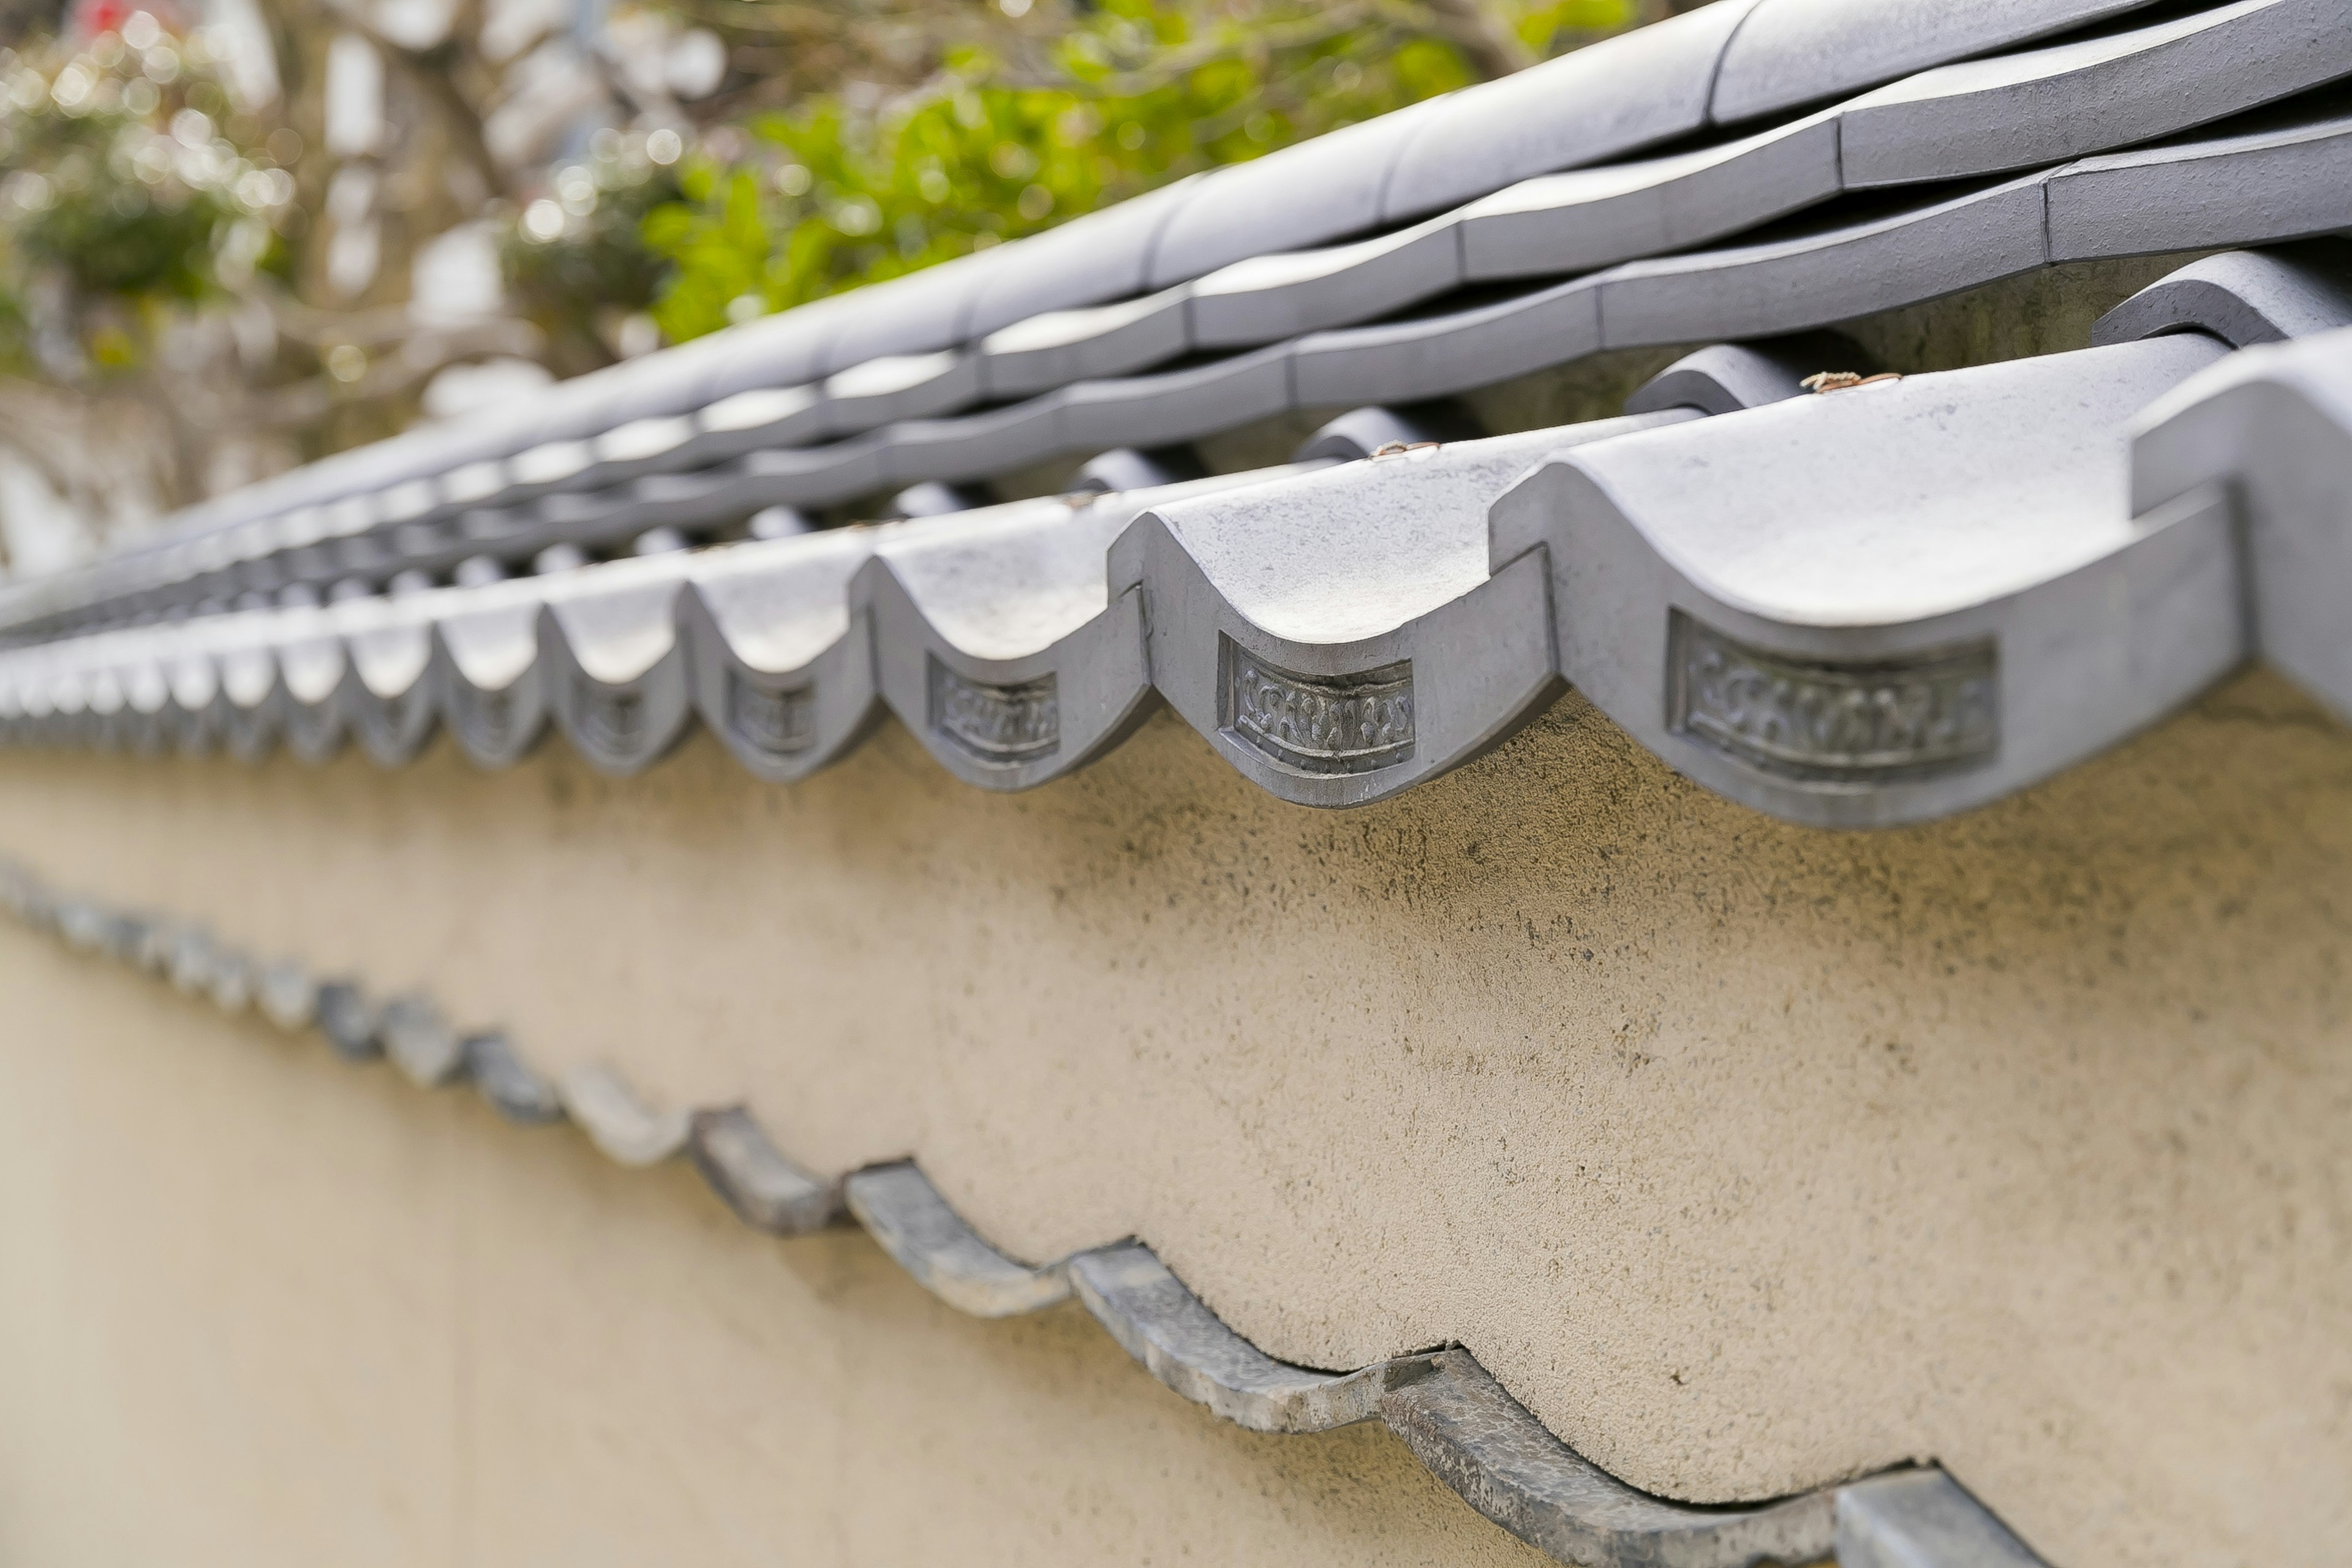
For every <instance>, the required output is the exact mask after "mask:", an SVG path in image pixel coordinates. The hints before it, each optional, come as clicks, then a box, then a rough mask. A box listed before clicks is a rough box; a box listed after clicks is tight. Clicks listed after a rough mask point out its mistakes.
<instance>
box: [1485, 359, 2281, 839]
mask: <svg viewBox="0 0 2352 1568" xmlns="http://www.w3.org/2000/svg"><path fill="white" fill-rule="evenodd" d="M2227 352H2228V350H2227V346H2226V345H2225V344H2222V343H2221V342H2217V341H2216V340H2214V339H2211V338H2209V337H2205V336H2203V335H2201V334H2193V333H2192V334H2179V335H2174V336H2168V337H2161V338H2156V339H2152V340H2149V341H2147V342H2136V343H2126V344H2120V345H2116V346H2114V347H2109V348H2101V349H2088V350H2084V351H2081V352H2079V353H2069V354H2056V355H2052V356H2049V357H2046V358H2043V359H2038V360H2027V361H2021V362H2017V363H2006V364H1994V365H1987V366H1982V367H1979V368H1977V369H1973V370H1964V371H1953V372H1947V373H1943V374H1932V375H1919V376H1913V377H1911V378H1909V379H1907V380H1903V381H1899V382H1895V383H1891V384H1881V385H1875V386H1864V387H1859V388H1856V389H1853V390H1851V391H1845V392H1837V393H1832V394H1829V395H1823V396H1818V397H1808V398H1803V399H1798V400H1793V401H1790V402H1786V403H1779V404H1774V405H1769V406H1767V407H1764V408H1759V409H1756V410H1752V411H1749V412H1747V413H1744V414H1736V415H1730V416H1725V417H1723V418H1721V419H1717V420H1711V421H1708V422H1706V424H1705V425H1702V426H1687V427H1684V428H1677V429H1673V430H1664V431H1656V432H1652V433H1649V434H1646V435H1643V436H1637V437H1625V438H1622V439H1620V440H1616V441H1610V442H1603V443H1597V444H1594V445H1591V446H1588V447H1580V448H1579V449H1577V450H1576V451H1573V452H1570V453H1567V454H1564V455H1562V456H1560V457H1559V458H1554V459H1553V460H1551V461H1549V462H1548V463H1547V464H1546V465H1545V466H1544V467H1543V468H1540V469H1538V470H1537V472H1536V473H1534V474H1533V475H1531V476H1529V477H1528V479H1526V480H1525V481H1523V482H1522V483H1521V484H1520V485H1518V486H1517V487H1516V488H1515V489H1513V490H1512V491H1511V492H1510V493H1509V494H1507V495H1506V496H1505V497H1504V498H1503V499H1502V500H1499V501H1498V502H1497V503H1496V506H1495V509H1494V512H1493V517H1492V527H1493V545H1492V549H1493V559H1494V561H1495V563H1496V565H1497V566H1498V567H1500V566H1502V565H1504V564H1506V563H1514V562H1517V561H1519V560H1521V559H1523V558H1525V557H1526V556H1527V555H1528V552H1531V551H1533V550H1535V549H1536V547H1537V546H1538V545H1542V546H1547V547H1548V551H1547V559H1548V562H1549V571H1550V573H1551V579H1552V592H1553V604H1554V606H1555V613H1556V617H1557V619H1556V626H1557V628H1558V632H1559V670H1560V672H1561V673H1562V674H1563V675H1564V676H1565V677H1566V678H1567V679H1569V680H1570V682H1571V683H1572V684H1574V685H1575V686H1576V687H1577V689H1579V690H1580V691H1581V692H1582V693H1583V694H1584V695H1585V696H1586V697H1588V698H1590V699H1591V700H1592V701H1593V703H1594V704H1595V705H1596V706H1598V707H1599V708H1600V709H1601V710H1602V711H1604V712H1606V713H1607V714H1609V716H1610V717H1611V718H1612V719H1613V720H1615V721H1617V722H1618V723H1619V724H1620V725H1622V726H1623V727H1624V729H1625V730H1626V731H1628V733H1630V734H1632V735H1633V736H1634V737H1635V738H1636V739H1637V740H1639V741H1640V742H1642V743H1643V745H1645V746H1648V747H1649V748H1650V749H1651V750H1653V751H1654V752H1657V753H1658V754H1659V755H1660V756H1662V757H1664V758H1665V759H1666V760H1667V761H1668V762H1669V763H1672V764H1673V765H1674V766H1675V768H1677V769H1678V770H1680V771H1682V772H1684V773H1687V774H1689V775H1690V776H1691V777H1693V778H1696V779H1698V780H1699V781H1701V782H1702V783H1704V784H1706V785H1708V787H1710V788H1713V789H1716V790H1717V791H1720V792H1721V793H1724V794H1726V795H1730V796H1732V797H1733V798H1735V799H1738V800H1741V801H1744V802H1746V803H1747V804H1748V805H1754V806H1757V807H1758V808H1759V809H1762V810H1765V811H1769V812H1771V813H1773V814H1775V815H1778V816H1786V817H1789V818H1791V819H1793V820H1797V821H1801V822H1809V823H1815V824H1820V825H1823V826H1875V825H1879V824H1885V823H1893V822H1903V821H1910V820H1916V819H1917V818H1920V817H1925V816H1937V815H1941V814H1943V813H1947V812H1950V811H1954V810H1958V809H1960V808H1962V807H1964V806H1967V805H1976V804H1979V803H1980V802H1982V801H1985V800H1988V799H1990V798H1992V797H1993V796H1994V795H2000V794H2002V793H2006V792H2007V791H2009V790H2012V789H2015V788H2018V787H2020V786H2021V785H2022V784H2026V783H2029V782H2032V781H2033V780H2035V779H2038V778H2041V777H2042V776H2044V775H2046V774H2048V773H2052V772H2053V771H2055V770H2056V769H2058V768H2060V767H2063V766H2064V765H2066V764H2068V763H2073V762H2074V761H2077V760H2079V759H2081V758H2082V757H2084V756H2086V755H2088V754H2090V753H2091V752H2095V751H2097V750H2099V749H2101V748H2103V747H2105V746H2106V745H2108V744H2111V743H2112V742H2115V741H2116V740H2118V739H2120V738H2121V737H2122V736H2123V735H2125V734H2127V733H2129V732H2130V731H2132V730H2134V729H2137V727H2139V726H2140V725H2142V724H2145V723H2147V722H2148V721H2151V720H2153V719H2154V718H2156V717H2158V715H2160V714H2162V713H2164V712H2166V711H2168V710H2169V709H2170V708H2172V707H2173V706H2175V705H2177V704H2178V703H2179V702H2180V701H2181V700H2184V699H2185V698H2186V697H2187V696H2189V694H2191V693H2193V692H2194V691H2196V690H2197V689H2200V688H2201V687H2202V686H2204V685H2205V684H2206V683H2208V682H2209V681H2210V680H2211V679H2214V678H2216V677H2217V676H2219V675H2220V674H2221V673H2222V672H2223V671H2225V670H2227V669H2228V668H2230V667H2231V665H2233V664H2235V663H2236V662H2237V660H2238V659H2239V658H2241V657H2242V634H2241V628H2240V626H2239V625H2238V622H2237V610H2236V597H2235V594H2234V590H2233V587H2232V584H2231V573H2232V570H2233V568H2232V565H2231V544H2230V538H2229V522H2228V517H2227V511H2226V508H2222V507H2218V506H2207V507H2202V508H2198V509H2190V510H2183V511H2182V512H2180V513H2179V514H2177V515H2168V516H2167V517H2165V518H2163V519H2161V520H2158V521H2157V522H2154V523H2151V522H2149V521H2135V520H2134V518H2133V516H2132V515H2131V512H2130V510H2129V509H2128V507H2127V506H2126V498H2125V496H2124V493H2123V486H2122V482H2121V474H2122V458H2123V455H2124V443H2125V431H2126V426H2127V423H2128V421H2129V420H2130V419H2131V417H2132V416H2133V415H2134V414H2135V413H2136V412H2137V410H2139V409H2140V408H2142V407H2144V406H2146V405H2147V404H2148V403H2149V402H2150V401H2151V400H2153V399H2154V398H2156V397H2158V395H2161V394H2162V393H2164V392H2165V391H2166V390H2168V388H2170V387H2171V386H2173V385H2175V384H2178V383H2179V381H2181V380H2182V379H2183V378H2185V377H2187V376H2188V375H2189V374H2193V373H2194V372H2195V371H2197V370H2199V369H2200V368H2202V367H2204V366H2205V365H2208V364H2210V363H2213V362H2214V361H2215V360H2217V359H2219V358H2220V357H2221V355H2222V354H2224V353H2227Z"/></svg>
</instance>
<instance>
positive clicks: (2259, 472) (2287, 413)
mask: <svg viewBox="0 0 2352 1568" xmlns="http://www.w3.org/2000/svg"><path fill="white" fill-rule="evenodd" d="M2131 490H2132V505H2133V508H2134V510H2136V511H2138V512H2140V513H2142V514H2143V515H2160V514H2161V513H2162V512H2163V511H2164V510H2166V509H2168V508H2171V507H2178V506H2180V505H2184V504H2195V501H2196V499H2197V498H2198V497H2200V496H2201V495H2210V494H2212V493H2214V492H2215V491H2217V490H2219V491H2220V492H2221V493H2224V494H2227V495H2229V496H2231V498H2233V499H2234V501H2235V505H2236V508H2237V510H2238V511H2239V514H2240V516H2241V518H2242V528H2243V530H2244V534H2245V553H2246V562H2247V571H2248V578H2249V582H2248V589H2249V594H2250V597H2251V600H2252V621H2253V627H2254V637H2255V640H2256V643H2257V647H2256V649H2255V651H2257V652H2258V653H2260V654H2261V655H2262V657H2263V658H2265V659H2267V660H2268V661H2269V662H2270V663H2271V665H2272V666H2273V668H2276V669H2278V670H2279V671H2280V672H2281V673H2282V674H2284V675H2285V676H2286V677H2287V678H2288V679H2292V680H2294V682H2295V683H2296V684H2298V685H2299V686H2301V687H2303V688H2304V689H2305V690H2306V691H2309V692H2310V693H2312V695H2314V696H2315V697H2317V698H2318V699H2319V700H2321V701H2323V702H2325V703H2326V704H2327V705H2328V706H2329V707H2330V708H2333V709H2334V710H2336V712H2337V713H2338V714H2340V715H2343V716H2344V717H2345V718H2346V719H2347V721H2352V637H2347V635H2346V630H2345V626H2346V619H2345V608H2344V606H2345V604H2346V601H2347V597H2352V330H2347V331H2335V332H2328V333H2325V334H2322V335H2320V336H2317V337H2314V338H2311V339H2308V340H2306V341H2305V342H2296V343H2280V344H2273V345H2270V346H2268V347H2262V348H2252V349H2248V350H2246V351H2244V352H2243V353H2237V354H2233V355H2231V357H2230V358H2229V359H2227V360H2224V361H2223V362H2222V363H2220V364H2218V365H2216V366H2214V367H2213V368H2212V369H2210V370H2209V371H2207V372H2205V373H2204V374H2201V375H2199V376H2196V377H2193V378H2191V379H2189V380H2188V381H2186V382H2183V383H2182V384H2180V385H2179V386H2178V387H2176V388H2175V389H2173V391H2172V392H2171V393H2170V395H2168V396H2166V397H2164V398H2163V399H2161V400H2159V401H2158V402H2157V403H2156V404H2154V405H2151V406H2150V407H2149V408H2147V410H2146V411H2145V412H2144V413H2143V414H2142V415H2141V416H2140V418H2139V420H2138V422H2137V427H2136V428H2135V430H2134V433H2133V437H2132V456H2131Z"/></svg>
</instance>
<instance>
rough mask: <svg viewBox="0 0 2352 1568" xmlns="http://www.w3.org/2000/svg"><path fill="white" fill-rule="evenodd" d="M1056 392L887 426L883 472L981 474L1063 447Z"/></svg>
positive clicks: (949, 476) (919, 476) (940, 476)
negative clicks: (971, 411) (981, 409)
mask: <svg viewBox="0 0 2352 1568" xmlns="http://www.w3.org/2000/svg"><path fill="white" fill-rule="evenodd" d="M1064 401H1065V399H1064V396H1063V395H1062V394H1061V393H1058V392H1054V393H1048V394H1046V395H1045V396H1043V397H1033V398H1031V399H1029V400H1028V401H1027V402H1025V403H1015V404H1013V405H1011V406H1009V407H1004V408H994V409H990V410H988V411H987V412H985V413H981V414H966V415H962V416H959V417H956V418H952V419H915V420H909V421H908V422H907V423H905V424H903V425H895V426H891V428H890V431H889V436H888V452H887V458H886V459H885V461H884V465H883V468H884V472H886V473H887V474H888V475H889V476H890V477H891V478H892V479H901V478H903V479H912V480H916V481H918V482H921V481H924V480H956V479H984V478H986V477H987V476H989V475H991V474H1001V473H1003V472H1004V471H1005V470H1006V469H1008V468H1021V467H1024V465H1026V464H1030V463H1034V462H1039V461H1042V460H1043V459H1045V458H1050V457H1053V456H1055V455H1056V454H1057V453H1059V452H1061V451H1063V450H1064V449H1065V448H1066V446H1067V443H1066V441H1065V440H1064V439H1063V435H1062V425H1063V420H1062V410H1063V406H1064Z"/></svg>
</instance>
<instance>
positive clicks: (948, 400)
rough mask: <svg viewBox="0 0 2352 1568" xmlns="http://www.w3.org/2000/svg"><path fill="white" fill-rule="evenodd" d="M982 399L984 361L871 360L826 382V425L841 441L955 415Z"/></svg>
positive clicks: (942, 357) (946, 357)
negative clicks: (906, 422)
mask: <svg viewBox="0 0 2352 1568" xmlns="http://www.w3.org/2000/svg"><path fill="white" fill-rule="evenodd" d="M979 398H980V363H979V361H977V360H976V359H974V358H973V357H972V356H971V354H968V353H953V352H950V351H947V350H941V351H940V352H937V353H919V354H891V355H887V356H886V357H884V358H881V359H875V360H868V361H866V363H863V364H856V365H852V366H850V367H849V368H848V369H846V370H842V371H836V372H835V373H834V374H832V375H829V376H827V377H826V378H825V381H824V402H825V405H826V408H827V418H826V424H827V425H828V426H829V427H830V433H831V434H833V435H836V436H852V435H856V434H859V433H861V432H863V431H866V430H872V429H876V428H877V427H879V426H884V425H890V424H895V423H897V422H898V420H901V419H929V418H934V417H936V416H940V415H942V414H952V413H954V412H955V411H956V410H957V409H960V408H962V407H965V406H967V405H970V404H972V403H975V402H977V401H979Z"/></svg>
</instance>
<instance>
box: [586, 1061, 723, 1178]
mask: <svg viewBox="0 0 2352 1568" xmlns="http://www.w3.org/2000/svg"><path fill="white" fill-rule="evenodd" d="M555 1092H556V1096H557V1098H558V1099H560V1100H562V1101H563V1109H564V1110H565V1111H567V1112H568V1113H569V1114H570V1115H571V1117H572V1121H575V1122H577V1123H578V1124H579V1126H580V1130H581V1131H583V1132H585V1133H587V1134H588V1141H589V1142H591V1143H593V1144H595V1145H596V1147H597V1149H598V1150H599V1151H601V1152H603V1153H604V1157H605V1158H606V1159H609V1160H611V1161H612V1162H613V1163H615V1164H620V1165H628V1166H631V1167H643V1166H646V1165H658V1164H660V1163H662V1162H663V1161H665V1160H669V1159H672V1158H675V1157H676V1156H677V1154H678V1153H679V1152H682V1151H683V1150H684V1149H685V1148H686V1141H687V1135H688V1131H690V1130H691V1119H690V1117H689V1116H688V1113H687V1112H686V1111H684V1110H656V1109H655V1108H654V1107H652V1106H649V1105H647V1104H646V1102H645V1101H644V1100H640V1099H639V1098H638V1097H637V1093H636V1091H635V1089H631V1088H630V1087H629V1086H628V1084H627V1083H626V1082H625V1080H624V1079H622V1078H621V1075H620V1074H618V1073H616V1072H614V1070H613V1069H612V1068H608V1067H606V1066H604V1064H603V1063H602V1062H589V1063H585V1064H583V1065H582V1066H579V1067H575V1068H572V1069H571V1070H570V1071H569V1072H566V1073H564V1074H562V1076H560V1077H559V1078H557V1079H556V1080H555Z"/></svg>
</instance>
